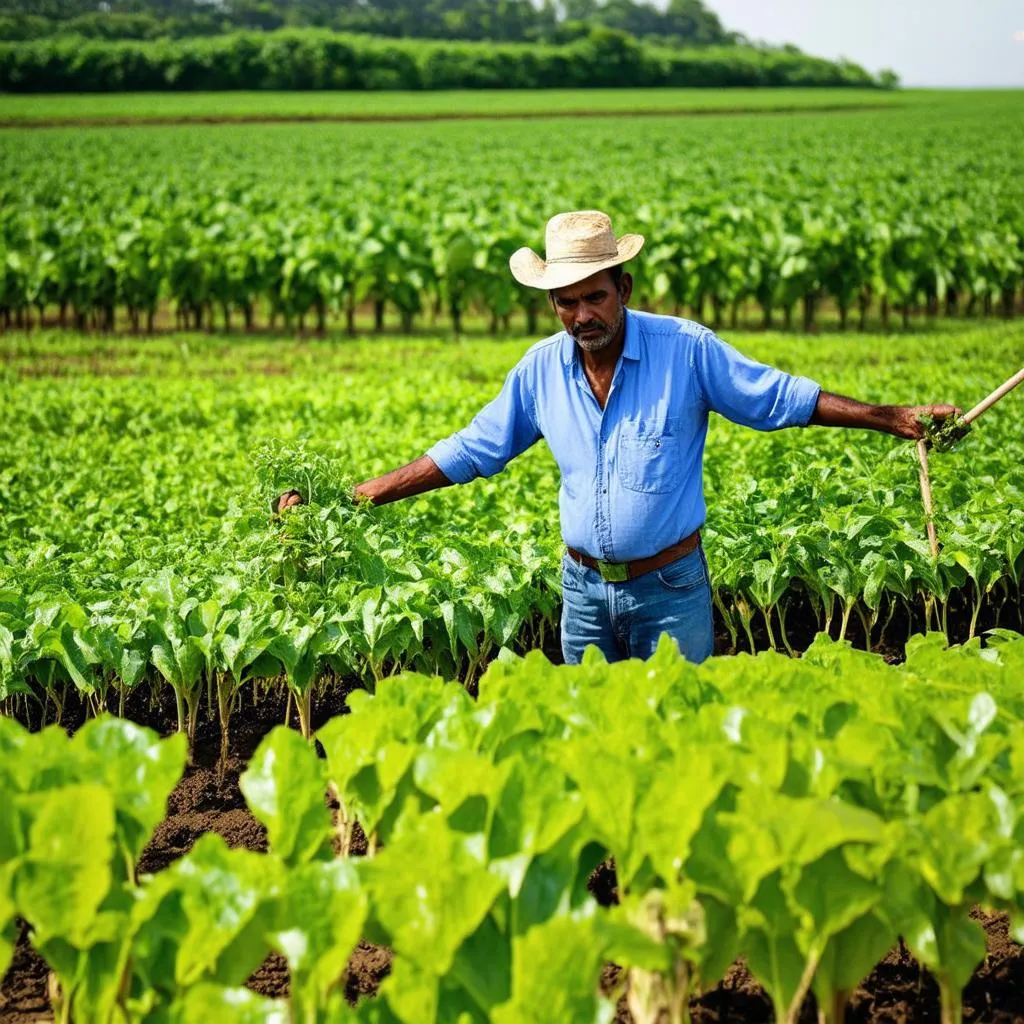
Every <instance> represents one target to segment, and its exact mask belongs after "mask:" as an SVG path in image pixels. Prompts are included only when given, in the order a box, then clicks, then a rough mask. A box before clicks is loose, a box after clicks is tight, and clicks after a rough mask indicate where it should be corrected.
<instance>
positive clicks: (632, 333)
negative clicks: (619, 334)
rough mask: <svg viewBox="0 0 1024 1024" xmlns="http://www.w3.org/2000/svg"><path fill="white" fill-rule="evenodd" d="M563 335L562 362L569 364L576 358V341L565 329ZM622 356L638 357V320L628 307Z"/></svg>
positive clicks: (624, 357)
mask: <svg viewBox="0 0 1024 1024" xmlns="http://www.w3.org/2000/svg"><path fill="white" fill-rule="evenodd" d="M564 335H565V337H564V339H563V341H562V362H564V363H565V365H566V366H569V365H571V364H572V361H573V360H574V359H575V358H576V342H575V341H574V340H573V337H572V335H571V334H570V333H569V332H568V331H565V332H564ZM622 358H623V359H632V360H633V361H634V362H636V361H639V359H640V321H639V320H638V319H637V316H636V314H635V313H634V312H633V311H632V310H630V309H627V310H626V336H625V338H624V339H623V343H622Z"/></svg>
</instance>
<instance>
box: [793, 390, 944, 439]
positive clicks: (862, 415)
mask: <svg viewBox="0 0 1024 1024" xmlns="http://www.w3.org/2000/svg"><path fill="white" fill-rule="evenodd" d="M959 415H960V410H959V409H958V408H956V406H953V405H869V404H868V403H866V402H858V401H857V400H856V399H854V398H846V397H844V396H843V395H833V394H830V393H829V392H828V391H822V392H821V394H820V395H818V404H817V405H816V406H815V409H814V413H813V414H812V416H811V419H810V422H811V423H812V424H814V425H816V426H819V427H859V428H862V429H864V430H880V431H882V432H883V433H886V434H892V435H893V436H895V437H902V438H906V439H907V440H909V441H916V440H918V439H919V438H922V437H924V425H923V424H922V423H921V421H920V419H919V417H922V416H923V417H926V418H927V417H930V418H931V419H933V420H935V421H936V422H937V423H942V422H943V421H944V420H947V419H949V417H950V416H959Z"/></svg>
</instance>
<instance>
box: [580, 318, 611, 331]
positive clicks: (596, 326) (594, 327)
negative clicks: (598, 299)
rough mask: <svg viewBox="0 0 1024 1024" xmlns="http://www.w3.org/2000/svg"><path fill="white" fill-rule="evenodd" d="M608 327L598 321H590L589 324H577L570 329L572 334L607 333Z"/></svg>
mask: <svg viewBox="0 0 1024 1024" xmlns="http://www.w3.org/2000/svg"><path fill="white" fill-rule="evenodd" d="M607 330H608V325H607V324H605V323H602V322H601V321H600V320H591V321H590V322H589V323H585V324H578V325H577V326H576V327H574V328H573V329H572V333H573V334H582V333H583V332H584V331H607Z"/></svg>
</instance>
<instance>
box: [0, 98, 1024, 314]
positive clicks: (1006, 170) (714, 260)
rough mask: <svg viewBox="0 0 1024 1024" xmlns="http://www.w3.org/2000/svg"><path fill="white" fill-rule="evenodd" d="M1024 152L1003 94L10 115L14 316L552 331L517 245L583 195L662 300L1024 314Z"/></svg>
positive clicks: (1, 310)
mask: <svg viewBox="0 0 1024 1024" xmlns="http://www.w3.org/2000/svg"><path fill="white" fill-rule="evenodd" d="M1022 144H1024V117H1022V115H1021V106H1020V103H1019V101H1018V99H1017V98H1016V97H1015V96H1014V94H1005V93H991V94H989V93H980V94H971V95H970V96H969V98H968V97H964V96H955V97H953V98H952V99H949V101H948V102H946V101H945V100H943V102H939V103H935V104H934V105H925V104H922V105H920V106H915V105H911V106H908V107H905V108H898V109H893V110H885V111H867V112H851V113H842V114H840V113H831V114H814V113H803V114H792V115H786V116H785V117H784V118H762V117H749V116H748V117H742V116H727V117H726V116H723V117H721V118H692V119H679V118H674V117H663V118H661V117H651V118H643V119H632V120H631V119H614V118H608V119H586V120H581V119H572V118H569V119H562V120H558V119H552V120H550V121H529V122H527V121H509V122H504V121H493V122H484V121H479V122H478V121H474V122H466V123H444V124H401V125H399V124H392V125H386V126H381V125H375V124H364V125H358V124H347V125H329V124H318V125H270V126H259V127H255V126H251V125H232V126H216V127H212V126H211V127H206V128H204V127H202V126H194V125H193V126H187V125H183V126H154V127H140V128H137V129H130V130H126V129H123V128H106V129H99V128H97V129H88V130H87V129H63V130H58V129H53V130H49V129H47V130H34V129H33V130H29V129H12V130H10V131H5V132H3V133H2V134H0V159H2V161H3V168H4V169H3V172H2V174H0V203H2V205H0V244H2V246H3V252H4V277H3V279H2V281H0V326H2V325H4V324H6V325H8V326H10V325H11V324H14V325H19V324H23V323H27V322H29V321H30V320H36V319H39V318H40V317H43V318H44V319H48V320H50V321H53V320H57V319H61V320H63V321H64V322H66V323H68V324H70V325H75V324H78V325H81V326H83V327H85V326H90V325H91V326H99V327H103V328H104V329H106V330H110V329H114V328H116V327H118V326H130V327H132V328H134V329H146V328H147V327H149V326H151V325H152V326H159V325H160V324H161V323H162V322H163V323H166V320H167V314H168V312H173V314H174V317H175V319H176V321H177V323H178V324H179V325H185V326H205V327H209V326H211V325H213V326H215V327H218V328H221V327H224V326H225V325H233V326H234V327H236V328H237V327H238V326H239V325H240V324H244V325H245V326H246V327H247V328H248V329H251V328H252V327H254V326H264V325H266V324H268V323H271V324H273V323H274V322H276V323H277V324H281V323H282V322H284V323H285V324H286V325H287V326H288V327H290V328H291V327H299V328H302V327H304V326H321V327H323V328H324V329H327V328H329V327H331V326H333V325H342V326H345V325H348V326H351V327H352V328H354V329H358V328H360V327H365V326H366V314H365V312H363V310H364V308H365V307H367V306H369V307H370V308H371V310H372V313H371V316H372V320H371V323H384V322H385V321H386V320H387V319H388V318H390V319H391V320H392V321H394V320H398V321H399V322H400V323H401V325H402V327H403V329H404V330H405V331H406V332H408V331H409V330H411V329H413V328H414V327H417V326H421V325H422V324H423V322H424V320H427V321H428V322H429V323H430V324H431V325H434V326H439V325H441V324H443V325H444V326H445V328H447V327H448V326H450V327H451V328H452V329H453V330H455V331H456V332H458V331H459V330H461V328H462V326H463V322H464V320H465V319H466V318H468V317H469V316H471V315H473V314H476V315H483V316H485V317H487V318H488V319H489V320H490V321H492V322H493V324H494V326H495V328H501V327H504V326H506V325H508V324H509V323H510V322H511V321H512V320H513V318H514V319H516V320H518V322H519V323H520V324H525V325H526V328H527V331H528V333H530V334H533V333H535V331H536V329H537V328H536V322H537V317H538V316H539V314H540V313H541V311H542V309H543V297H542V296H539V295H537V294H529V293H528V292H527V291H525V290H523V289H520V288H519V287H518V286H516V285H515V283H514V282H513V281H512V280H511V278H510V277H509V275H508V274H507V272H506V271H507V261H508V257H509V255H510V254H511V253H512V252H514V251H515V249H517V248H518V247H519V246H520V245H523V244H533V245H536V244H538V240H539V239H541V238H542V237H543V227H544V223H545V221H546V219H547V216H548V213H549V211H551V210H558V209H571V208H581V207H583V208H586V207H600V208H603V209H606V210H607V211H608V212H609V213H611V214H612V215H613V217H614V218H615V219H616V220H617V222H618V223H619V224H620V225H627V226H628V227H629V229H631V230H637V231H641V232H644V233H646V234H647V235H648V236H649V237H650V238H651V240H652V244H651V245H650V246H648V248H647V249H646V250H645V252H644V253H643V254H642V256H641V258H640V259H638V260H637V261H636V266H635V268H634V269H635V271H636V274H637V278H638V288H637V293H636V294H637V303H638V304H639V305H641V306H644V307H646V308H654V309H661V310H665V311H677V310H686V311H692V312H694V315H695V318H696V319H699V320H710V321H711V322H712V323H717V322H722V323H733V322H734V318H735V320H736V322H744V321H748V322H754V323H759V322H760V323H765V324H769V325H770V324H780V323H783V324H785V325H786V326H787V327H788V326H791V325H793V326H797V325H805V326H807V327H811V328H813V327H814V326H815V325H816V324H817V323H818V321H819V319H820V317H821V316H822V314H823V313H827V312H828V311H829V310H833V311H835V312H837V313H838V315H839V317H840V319H841V320H843V321H845V322H847V323H855V324H857V325H859V326H862V327H863V326H875V325H878V324H882V325H888V324H889V323H890V322H892V321H894V320H895V321H899V322H909V321H911V320H914V319H917V320H920V319H923V318H924V317H926V316H938V315H944V314H959V313H967V314H969V315H975V314H978V313H982V312H985V311H991V310H994V309H995V310H1001V311H1002V312H1004V313H1006V314H1013V313H1014V312H1015V311H1016V309H1017V307H1018V306H1019V305H1020V301H1021V289H1022V270H1021V259H1020V252H1021V239H1022V238H1024V224H1022V221H1021V218H1022V216H1024V215H1022V212H1021V211H1022V210H1024V186H1022V184H1021V176H1020V175H1019V173H1018V165H1019V154H1020V150H1021V146H1022ZM508 154H513V157H512V158H507V155H508ZM621 230H625V228H624V227H623V228H621ZM171 322H172V323H174V322H175V320H172V321H171Z"/></svg>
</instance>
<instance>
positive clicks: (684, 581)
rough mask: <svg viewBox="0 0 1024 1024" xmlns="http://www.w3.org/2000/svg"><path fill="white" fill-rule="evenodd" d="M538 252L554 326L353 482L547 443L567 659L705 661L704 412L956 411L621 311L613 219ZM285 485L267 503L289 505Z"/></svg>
mask: <svg viewBox="0 0 1024 1024" xmlns="http://www.w3.org/2000/svg"><path fill="white" fill-rule="evenodd" d="M546 244H547V253H546V255H547V259H546V260H543V259H541V258H540V257H539V256H538V255H537V254H536V253H534V252H533V251H532V250H531V249H527V248H524V249H520V250H519V251H518V252H517V253H515V255H514V256H513V257H512V259H511V261H510V266H511V270H512V274H513V276H514V277H515V279H516V280H517V281H518V282H519V283H520V284H523V285H526V286H527V287H530V288H542V289H544V290H545V291H547V292H548V295H549V298H550V301H551V304H552V307H553V308H554V310H555V312H556V313H557V314H558V317H559V319H560V320H561V321H562V327H563V328H564V330H563V331H560V332H559V333H558V334H555V335H553V336H552V337H550V338H547V339H546V340H544V341H541V342H539V343H538V344H536V345H534V346H533V347H532V348H531V349H530V350H529V352H527V353H526V355H525V356H524V357H523V358H522V359H521V360H520V361H519V362H518V363H517V364H516V365H515V366H514V367H513V368H512V371H511V372H510V373H509V375H508V377H507V378H506V379H505V385H504V387H503V388H502V390H501V393H500V394H499V395H498V396H497V398H495V399H494V400H493V401H492V402H491V403H490V404H489V405H486V406H485V407H484V408H483V409H482V410H481V411H480V412H479V413H478V414H477V416H476V417H475V419H474V420H473V422H472V423H470V424H469V426H468V427H466V428H465V429H464V430H460V431H459V432H458V433H455V434H453V435H452V436H451V437H449V438H446V439H445V440H443V441H440V442H438V443H437V444H435V445H434V447H433V448H431V449H430V450H429V451H428V452H427V453H426V454H425V455H423V456H421V457H420V458H418V459H417V460H416V461H415V462H411V463H409V464H408V465H407V466H403V467H401V468H400V469H396V470H393V471H392V472H390V473H387V474H385V475H384V476H382V477H378V478H377V479H375V480H368V481H366V482H365V483H362V484H360V485H359V486H358V487H357V488H356V494H357V495H362V496H364V497H366V498H368V499H370V500H371V501H372V502H373V503H374V504H377V505H383V504H385V503H387V502H392V501H397V500H399V499H400V498H408V497H412V496H413V495H417V494H423V493H424V492H426V491H431V490H435V489H436V488H439V487H448V486H450V485H451V484H467V483H469V482H470V481H471V480H474V479H475V478H476V477H479V476H484V477H489V476H493V475H494V474H495V473H499V472H500V471H501V470H502V469H504V468H505V466H506V464H507V463H508V462H509V461H510V460H511V459H514V458H515V457H516V456H517V455H519V454H521V453H522V452H524V451H526V449H527V448H529V447H530V446H531V445H532V444H534V443H535V442H536V441H538V440H540V438H542V437H543V438H545V439H546V440H547V442H548V445H549V446H550V448H551V451H552V453H553V454H554V457H555V460H556V462H557V463H558V468H559V470H560V471H561V477H562V482H561V489H560V491H559V499H558V500H559V508H560V512H561V526H562V538H563V539H564V541H565V545H566V551H565V555H564V557H563V560H562V586H563V595H564V607H563V611H562V651H563V653H564V656H565V660H566V662H567V663H570V664H576V663H578V662H579V661H580V659H581V658H582V656H583V651H584V648H586V647H587V646H588V645H589V644H594V645H595V646H597V647H599V648H600V649H601V651H602V652H603V654H604V656H605V657H606V658H607V659H608V660H609V661H615V660H621V659H623V658H629V657H640V658H646V657H648V656H649V655H650V654H651V653H652V652H653V651H654V649H655V647H656V645H657V643H658V639H659V637H660V636H661V634H662V633H668V634H669V635H670V636H671V637H673V638H674V639H675V640H676V642H677V643H678V644H679V649H680V650H681V651H682V653H683V654H684V655H685V656H686V657H687V658H688V659H689V660H690V661H693V662H701V661H703V660H704V659H705V658H707V657H708V656H709V655H710V654H711V651H712V645H713V631H712V614H711V586H710V582H709V577H708V566H707V561H706V560H705V557H704V551H703V549H702V547H701V537H700V528H701V526H702V525H703V523H704V518H705V504H704V494H703V481H702V469H703V466H702V460H703V456H704V440H705V437H706V435H707V429H708V413H709V412H712V411H713V412H717V413H719V414H720V415H722V416H725V417H726V418H728V419H730V420H733V421H734V422H736V423H741V424H744V425H745V426H748V427H753V428H755V429H757V430H778V429H780V428H781V427H805V426H807V425H809V424H817V425H821V426H832V427H861V428H866V429H870V430H881V431H885V432H887V433H890V434H893V435H895V436H896V437H901V438H910V439H914V438H919V437H921V436H922V425H921V423H920V422H919V420H918V417H920V416H922V415H924V416H931V417H933V418H934V419H935V420H938V421H941V420H944V419H945V418H946V417H948V416H950V415H952V414H953V413H955V412H957V410H955V409H954V407H953V406H951V405H932V406H891V405H865V404H863V403H862V402H857V401H854V400H853V399H850V398H842V397H840V396H839V395H833V394H828V393H827V392H824V391H822V390H821V387H820V386H819V385H818V384H815V383H814V381H812V380H809V379H808V378H806V377H793V376H790V375H789V374H788V373H783V372H782V371H780V370H776V369H773V368H771V367H768V366H763V365H761V364H760V363H756V362H754V361H753V360H752V359H748V358H747V357H746V356H743V355H741V354H740V353H739V352H737V351H736V350H735V349H734V348H732V347H731V346H729V345H727V344H726V343H725V342H724V341H722V340H721V339H720V338H718V337H716V336H715V334H713V333H712V332H711V331H710V330H708V328H706V327H702V326H701V325H699V324H696V323H693V322H692V321H689V320H681V319H678V318H676V317H669V316H656V315H654V314H652V313H640V312H634V311H633V310H631V309H628V308H627V307H628V305H629V300H630V296H631V294H632V291H633V280H632V277H631V276H630V275H629V274H628V273H625V272H624V271H623V268H622V264H624V263H626V262H627V261H628V260H630V259H632V258H633V257H634V256H636V255H637V253H638V252H640V250H641V248H642V247H643V244H644V239H643V237H641V236H640V235H625V236H624V237H622V238H619V239H616V237H615V235H614V233H613V232H612V224H611V221H610V220H609V218H608V217H607V216H606V215H605V214H603V213H598V212H594V211H584V212H577V213H563V214H559V215H558V216H557V217H554V218H552V220H551V221H549V223H548V225H547V237H546ZM301 501H302V498H301V496H300V495H299V494H298V493H297V492H295V491H289V492H288V493H287V494H283V495H281V497H280V498H279V499H278V503H277V507H278V510H282V509H284V508H287V507H289V506H291V505H295V504H299V503H300V502H301Z"/></svg>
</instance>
